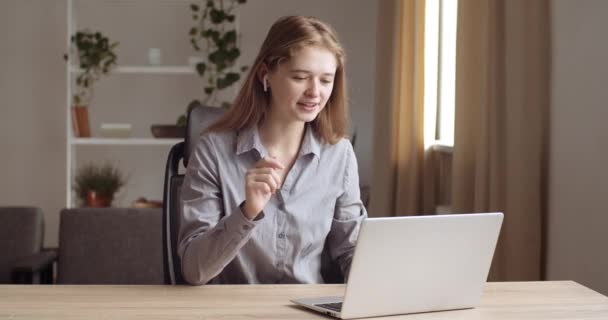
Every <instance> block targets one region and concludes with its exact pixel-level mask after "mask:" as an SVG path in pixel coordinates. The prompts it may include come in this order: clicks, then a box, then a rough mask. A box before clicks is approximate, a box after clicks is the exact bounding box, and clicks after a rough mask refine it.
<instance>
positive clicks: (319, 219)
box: [178, 125, 367, 284]
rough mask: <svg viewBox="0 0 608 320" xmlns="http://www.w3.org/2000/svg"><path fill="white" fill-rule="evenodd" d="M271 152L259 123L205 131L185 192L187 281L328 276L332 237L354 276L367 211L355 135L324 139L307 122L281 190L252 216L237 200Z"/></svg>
mask: <svg viewBox="0 0 608 320" xmlns="http://www.w3.org/2000/svg"><path fill="white" fill-rule="evenodd" d="M265 156H267V151H266V148H265V147H264V146H263V145H262V143H261V140H260V137H259V134H258V130H257V128H255V127H254V128H251V129H248V130H244V131H242V132H240V134H236V133H235V132H225V133H215V132H212V133H206V134H204V135H202V136H201V138H200V141H199V142H198V144H197V147H196V150H194V152H192V155H191V157H190V159H189V164H188V168H187V170H186V177H185V180H184V184H183V187H182V192H181V195H182V210H183V211H182V215H181V221H180V231H179V239H178V243H179V244H178V253H179V256H180V257H181V261H182V273H183V276H184V279H185V280H186V281H187V282H189V283H191V284H205V283H234V284H241V283H251V284H257V283H322V282H323V278H322V277H321V273H320V271H321V256H322V252H323V249H324V245H325V243H326V240H327V245H328V248H327V249H328V250H329V253H330V256H331V258H332V260H333V261H337V263H338V264H339V266H340V268H341V269H342V271H343V273H344V274H346V275H348V270H349V268H350V263H351V260H352V255H353V250H354V246H355V242H356V238H357V235H358V231H359V227H360V225H361V222H362V220H363V219H364V218H365V217H366V216H367V213H366V211H365V208H364V207H363V204H362V202H361V199H360V195H359V175H358V171H357V160H356V158H355V154H354V152H353V148H352V146H351V144H350V142H349V141H348V140H346V139H342V140H341V141H340V142H338V143H336V144H335V145H330V144H325V143H321V142H320V141H319V140H318V139H317V137H316V136H315V134H314V133H313V130H312V129H311V128H310V127H309V126H308V125H307V127H306V131H305V136H304V139H303V141H302V146H301V147H300V152H299V154H298V156H297V159H296V161H295V163H294V165H293V167H292V168H291V170H290V171H289V172H288V174H287V176H286V178H285V181H284V182H283V185H282V187H281V189H280V190H279V191H277V193H276V194H275V195H273V196H272V198H271V199H270V201H269V202H268V204H267V205H266V207H264V210H263V211H262V213H260V214H259V215H258V217H257V218H256V219H255V220H254V221H251V220H249V219H247V218H246V217H245V215H244V214H243V212H242V211H241V209H240V207H239V205H240V204H241V203H243V201H245V173H246V171H247V170H248V169H249V168H251V167H252V166H253V165H254V164H255V163H256V162H257V161H258V160H260V159H261V158H262V157H265Z"/></svg>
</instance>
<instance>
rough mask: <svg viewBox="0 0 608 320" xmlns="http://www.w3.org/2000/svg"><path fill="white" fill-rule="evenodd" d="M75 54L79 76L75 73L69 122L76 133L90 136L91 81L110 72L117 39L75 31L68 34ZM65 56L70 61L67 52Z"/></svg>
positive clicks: (113, 64) (87, 31)
mask: <svg viewBox="0 0 608 320" xmlns="http://www.w3.org/2000/svg"><path fill="white" fill-rule="evenodd" d="M70 41H71V43H72V45H73V47H72V49H71V50H74V51H76V52H75V53H76V56H77V57H78V67H79V71H78V76H77V77H76V83H75V93H74V95H73V96H72V125H73V128H74V135H75V136H77V137H90V136H91V130H90V127H89V116H88V109H87V106H89V104H90V103H91V100H92V99H93V85H94V84H95V82H96V81H98V80H99V79H100V78H101V76H102V75H105V74H107V73H108V72H110V70H111V68H113V67H114V66H116V53H115V52H114V49H115V48H116V47H117V46H118V42H110V40H109V39H108V38H107V37H106V36H104V35H103V34H101V32H91V31H89V30H83V31H78V32H76V34H75V35H73V36H72V37H71V38H70ZM64 59H65V60H66V61H68V62H69V59H68V55H65V56H64Z"/></svg>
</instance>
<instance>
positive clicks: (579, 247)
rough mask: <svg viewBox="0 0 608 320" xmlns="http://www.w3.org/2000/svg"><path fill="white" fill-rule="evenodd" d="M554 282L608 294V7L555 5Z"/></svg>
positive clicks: (563, 0) (587, 1) (600, 3)
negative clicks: (577, 284) (572, 283)
mask: <svg viewBox="0 0 608 320" xmlns="http://www.w3.org/2000/svg"><path fill="white" fill-rule="evenodd" d="M552 4H553V74H552V87H553V88H552V111H551V126H552V128H551V140H552V141H551V153H550V194H549V199H550V200H549V235H548V240H549V241H548V257H547V258H548V260H547V261H548V265H547V268H548V269H547V271H548V278H549V279H571V280H576V281H578V282H580V283H582V284H584V285H587V286H589V287H591V288H593V289H595V290H598V291H600V292H602V293H604V294H608V254H606V252H607V251H606V245H607V244H608V205H607V200H608V197H607V196H608V170H606V165H607V164H608V130H606V121H607V120H608V105H607V101H608V90H607V88H606V79H607V78H608V62H607V60H606V59H607V58H608V42H607V41H606V30H608V20H607V18H608V1H604V0H584V1H571V0H554V1H553V3H552Z"/></svg>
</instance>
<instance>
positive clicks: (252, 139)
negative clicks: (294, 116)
mask: <svg viewBox="0 0 608 320" xmlns="http://www.w3.org/2000/svg"><path fill="white" fill-rule="evenodd" d="M305 130H306V131H305V132H304V140H303V141H302V146H301V147H300V153H299V155H298V156H304V155H307V154H311V153H312V154H314V155H315V156H317V158H319V157H320V154H321V143H320V141H319V139H318V138H317V136H316V134H315V132H314V130H313V129H312V127H311V126H310V125H309V124H306V129H305ZM251 150H256V151H257V152H258V153H259V154H260V157H262V158H264V157H266V156H267V155H268V151H267V150H266V148H265V147H264V145H263V144H262V140H261V139H260V134H259V131H258V127H257V126H252V127H250V128H246V129H243V130H241V131H239V134H238V137H237V145H236V154H237V155H240V154H242V153H245V152H248V151H251Z"/></svg>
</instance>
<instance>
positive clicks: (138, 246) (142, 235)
mask: <svg viewBox="0 0 608 320" xmlns="http://www.w3.org/2000/svg"><path fill="white" fill-rule="evenodd" d="M161 215H162V212H161V210H160V209H132V208H79V209H64V210H62V211H61V222H60V227H59V261H58V272H57V283H59V284H162V283H163V282H164V281H163V254H162V246H161V243H160V241H159V239H160V238H161V236H162V235H161V232H162V231H161V225H162V223H161Z"/></svg>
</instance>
